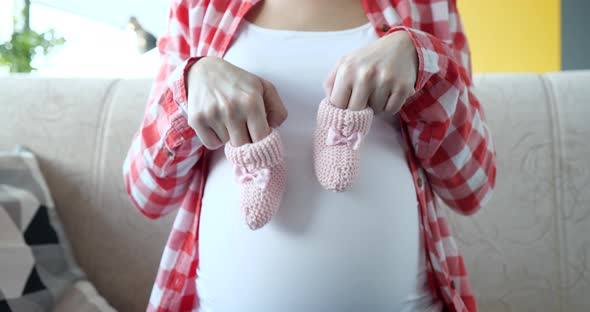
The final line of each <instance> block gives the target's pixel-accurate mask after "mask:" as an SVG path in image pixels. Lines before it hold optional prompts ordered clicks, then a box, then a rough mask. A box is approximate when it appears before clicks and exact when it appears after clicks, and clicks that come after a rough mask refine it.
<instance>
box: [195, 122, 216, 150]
mask: <svg viewBox="0 0 590 312" xmlns="http://www.w3.org/2000/svg"><path fill="white" fill-rule="evenodd" d="M193 129H194V130H195V132H196V133H197V137H198V138H199V140H201V143H203V145H205V147H206V148H208V149H210V150H214V149H218V148H219V147H221V146H223V142H221V140H220V139H219V138H218V137H217V134H215V131H213V129H212V128H211V127H209V126H208V125H207V124H206V123H203V122H198V123H196V124H195V125H194V126H193Z"/></svg>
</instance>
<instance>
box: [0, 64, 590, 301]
mask: <svg viewBox="0 0 590 312" xmlns="http://www.w3.org/2000/svg"><path fill="white" fill-rule="evenodd" d="M475 83H476V86H477V88H476V93H477V94H478V95H479V97H480V99H481V101H482V103H483V105H484V107H485V111H486V115H487V119H488V122H489V125H490V127H491V129H492V133H493V138H494V141H495V145H496V149H497V165H498V176H497V187H496V191H495V194H494V197H493V199H492V200H491V202H490V203H489V205H488V207H486V208H484V209H483V210H482V211H480V212H478V213H477V214H475V215H474V216H472V217H462V216H458V215H456V214H454V213H452V212H449V213H448V214H449V217H450V220H451V223H452V226H453V231H454V232H455V233H456V235H457V238H458V241H459V244H460V247H461V248H462V250H463V252H464V256H465V260H466V265H467V269H468V271H469V273H470V275H471V281H472V284H473V288H474V291H475V294H476V296H477V298H478V301H479V307H480V310H481V311H493V312H501V311H590V71H586V72H563V73H551V74H546V75H533V74H486V75H478V76H476V78H475ZM149 86H150V81H149V80H146V79H142V80H108V79H48V78H31V77H28V76H13V77H5V78H0V148H11V147H13V146H14V145H16V144H23V145H25V146H27V147H29V148H30V149H32V150H33V151H34V152H35V153H36V154H37V155H38V156H39V158H40V163H41V166H42V170H43V172H44V174H45V175H46V178H47V180H48V183H49V185H50V188H51V191H52V193H53V196H54V197H55V201H56V205H57V208H58V210H59V212H60V215H61V218H62V219H63V222H64V223H65V229H66V232H67V234H68V235H69V238H70V240H71V242H72V244H73V248H74V252H75V256H76V258H77V260H78V262H79V263H80V265H81V266H82V268H83V269H84V270H85V271H86V272H87V273H88V276H89V278H90V280H91V281H92V282H93V283H94V284H95V286H96V287H97V289H98V291H99V292H100V293H101V294H102V295H103V296H104V297H106V299H107V300H108V301H109V302H110V303H111V304H112V305H113V306H115V307H116V308H117V309H119V310H120V311H142V310H144V309H145V306H146V302H147V298H148V294H149V291H150V287H151V285H152V282H153V280H154V277H155V272H156V268H157V265H158V261H159V259H160V253H161V251H162V248H163V246H164V243H165V240H166V238H167V234H168V232H169V229H170V226H171V222H172V219H173V217H174V216H169V217H167V218H164V219H162V220H157V221H150V220H148V219H146V218H145V217H143V216H141V215H140V214H139V213H138V212H137V211H136V210H135V209H134V208H132V206H131V204H130V202H129V200H128V199H127V194H126V193H125V190H124V188H123V179H122V176H121V165H122V162H123V158H124V156H125V153H126V152H127V148H128V145H129V142H130V139H131V137H132V135H133V133H134V132H135V130H136V129H137V128H138V125H139V122H140V120H141V117H142V114H143V107H144V105H145V101H146V97H147V94H148V91H149Z"/></svg>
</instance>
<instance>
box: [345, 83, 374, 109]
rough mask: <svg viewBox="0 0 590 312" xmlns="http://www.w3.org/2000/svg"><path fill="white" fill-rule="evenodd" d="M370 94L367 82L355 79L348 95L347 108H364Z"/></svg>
mask: <svg viewBox="0 0 590 312" xmlns="http://www.w3.org/2000/svg"><path fill="white" fill-rule="evenodd" d="M370 95H371V93H370V88H369V85H368V84H367V82H365V81H357V83H356V84H355V85H354V86H353V87H352V94H351V95H350V101H349V102H348V109H350V110H355V111H358V110H362V109H364V108H366V107H367V103H368V102H369V96H370Z"/></svg>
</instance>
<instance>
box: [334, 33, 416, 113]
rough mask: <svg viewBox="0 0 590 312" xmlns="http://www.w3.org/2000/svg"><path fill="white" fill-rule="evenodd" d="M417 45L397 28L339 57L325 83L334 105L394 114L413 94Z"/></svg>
mask: <svg viewBox="0 0 590 312" xmlns="http://www.w3.org/2000/svg"><path fill="white" fill-rule="evenodd" d="M417 69H418V57H417V54H416V48H415V47H414V43H413V42H412V40H411V38H410V36H409V35H408V34H407V33H406V32H405V31H401V30H400V31H396V32H394V33H392V34H390V35H387V36H385V37H383V38H381V39H379V40H377V41H376V42H374V43H372V44H370V45H369V46H367V47H365V48H363V49H361V50H358V51H356V52H355V53H352V54H350V55H348V56H345V57H343V58H342V59H340V61H339V62H338V64H337V65H336V68H335V69H334V70H333V71H332V73H331V74H330V75H329V77H328V79H327V80H326V81H325V82H324V89H325V90H326V93H327V94H328V96H330V101H331V102H332V104H333V105H335V106H337V107H340V108H343V109H351V110H361V109H364V108H366V107H367V106H369V107H371V108H373V110H374V111H375V113H381V112H386V113H388V114H392V115H393V114H395V113H397V112H398V111H399V110H400V109H401V107H402V105H403V104H404V103H405V101H406V99H407V98H408V97H410V96H411V95H412V94H413V93H414V84H415V83H416V75H417Z"/></svg>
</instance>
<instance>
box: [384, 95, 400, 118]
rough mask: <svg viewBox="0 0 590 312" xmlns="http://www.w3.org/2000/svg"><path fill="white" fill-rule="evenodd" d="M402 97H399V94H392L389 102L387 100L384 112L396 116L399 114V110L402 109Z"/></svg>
mask: <svg viewBox="0 0 590 312" xmlns="http://www.w3.org/2000/svg"><path fill="white" fill-rule="evenodd" d="M401 101H402V100H401V97H400V96H399V94H398V93H392V94H391V96H390V97H389V100H387V105H385V109H384V110H383V111H384V112H386V113H388V114H389V113H391V114H395V113H397V111H398V110H399V108H400V107H401V104H402V103H401Z"/></svg>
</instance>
